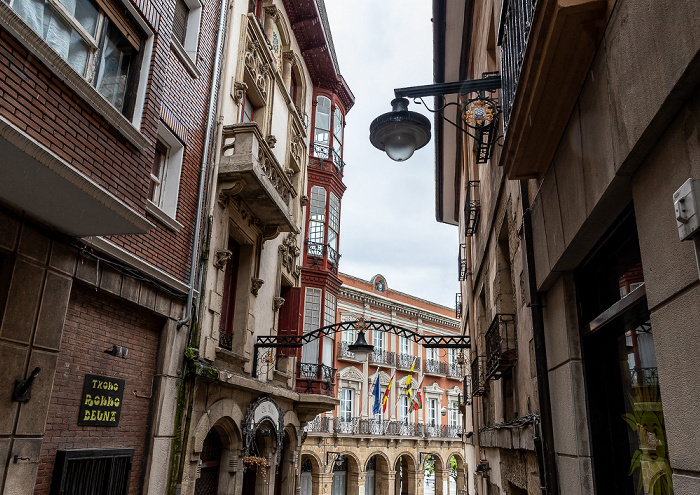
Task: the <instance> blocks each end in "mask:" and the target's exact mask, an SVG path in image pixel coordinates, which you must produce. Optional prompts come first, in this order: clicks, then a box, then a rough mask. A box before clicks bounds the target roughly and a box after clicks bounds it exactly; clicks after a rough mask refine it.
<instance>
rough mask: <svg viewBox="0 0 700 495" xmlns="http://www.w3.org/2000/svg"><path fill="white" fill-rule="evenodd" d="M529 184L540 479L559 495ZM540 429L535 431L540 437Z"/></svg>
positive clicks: (524, 199)
mask: <svg viewBox="0 0 700 495" xmlns="http://www.w3.org/2000/svg"><path fill="white" fill-rule="evenodd" d="M527 186H528V184H527V180H521V181H520V204H521V207H522V213H523V236H524V241H525V242H524V244H525V256H526V262H527V280H528V292H529V294H530V310H531V311H530V313H531V315H532V333H533V340H534V344H535V364H536V368H537V395H538V399H539V403H540V421H541V424H542V432H541V440H538V441H537V442H535V448H536V449H537V446H538V445H541V447H540V449H539V450H540V452H537V460H538V465H539V466H538V467H539V470H540V479H542V471H544V483H543V484H542V494H543V495H559V480H558V475H557V465H556V458H555V451H554V430H553V428H552V405H551V403H550V400H549V397H550V395H549V374H548V371H547V348H546V346H545V336H544V318H543V316H542V299H541V297H540V293H539V292H538V290H537V279H536V275H535V251H534V243H533V239H532V217H531V214H530V213H531V212H530V196H529V193H528V187H527ZM537 430H538V429H537V427H536V428H535V431H536V436H537V437H539V435H537V433H539V432H538V431H537Z"/></svg>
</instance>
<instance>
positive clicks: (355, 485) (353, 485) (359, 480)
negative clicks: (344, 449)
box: [346, 471, 365, 495]
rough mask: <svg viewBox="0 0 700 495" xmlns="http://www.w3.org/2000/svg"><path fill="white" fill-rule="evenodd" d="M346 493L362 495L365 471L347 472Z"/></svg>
mask: <svg viewBox="0 0 700 495" xmlns="http://www.w3.org/2000/svg"><path fill="white" fill-rule="evenodd" d="M347 483H348V486H347V492H346V493H347V495H364V492H365V472H364V471H363V472H361V473H358V472H357V471H349V472H348V481H347Z"/></svg>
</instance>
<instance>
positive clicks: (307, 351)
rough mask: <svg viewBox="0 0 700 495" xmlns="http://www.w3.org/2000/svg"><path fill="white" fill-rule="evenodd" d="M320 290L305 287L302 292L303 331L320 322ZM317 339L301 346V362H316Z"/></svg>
mask: <svg viewBox="0 0 700 495" xmlns="http://www.w3.org/2000/svg"><path fill="white" fill-rule="evenodd" d="M322 295H323V294H322V290H321V289H320V288H318V287H307V288H306V292H305V293H304V333H309V332H311V331H313V330H316V329H317V328H318V327H319V326H320V323H321V309H322V306H321V304H322V299H321V297H322ZM318 356H319V340H314V341H312V342H309V343H308V344H304V345H303V346H302V348H301V362H303V363H318Z"/></svg>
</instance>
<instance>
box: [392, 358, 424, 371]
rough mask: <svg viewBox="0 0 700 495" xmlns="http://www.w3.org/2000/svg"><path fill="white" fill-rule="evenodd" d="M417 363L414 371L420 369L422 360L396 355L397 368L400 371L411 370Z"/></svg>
mask: <svg viewBox="0 0 700 495" xmlns="http://www.w3.org/2000/svg"><path fill="white" fill-rule="evenodd" d="M414 361H415V363H416V365H415V367H414V368H413V369H416V370H419V369H420V358H417V357H416V356H411V355H410V354H397V355H396V367H397V368H399V369H405V370H410V369H411V366H413V362H414Z"/></svg>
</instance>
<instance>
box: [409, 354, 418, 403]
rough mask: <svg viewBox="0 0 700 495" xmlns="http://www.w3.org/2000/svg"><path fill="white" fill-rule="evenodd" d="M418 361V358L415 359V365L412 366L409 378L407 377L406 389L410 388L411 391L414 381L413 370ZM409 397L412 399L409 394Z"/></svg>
mask: <svg viewBox="0 0 700 495" xmlns="http://www.w3.org/2000/svg"><path fill="white" fill-rule="evenodd" d="M417 360H418V358H417V357H416V358H414V359H413V364H412V365H411V370H410V371H409V372H408V376H407V377H406V388H408V389H409V390H410V389H411V381H413V368H414V366H415V365H416V361H417ZM409 397H410V394H409Z"/></svg>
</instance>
